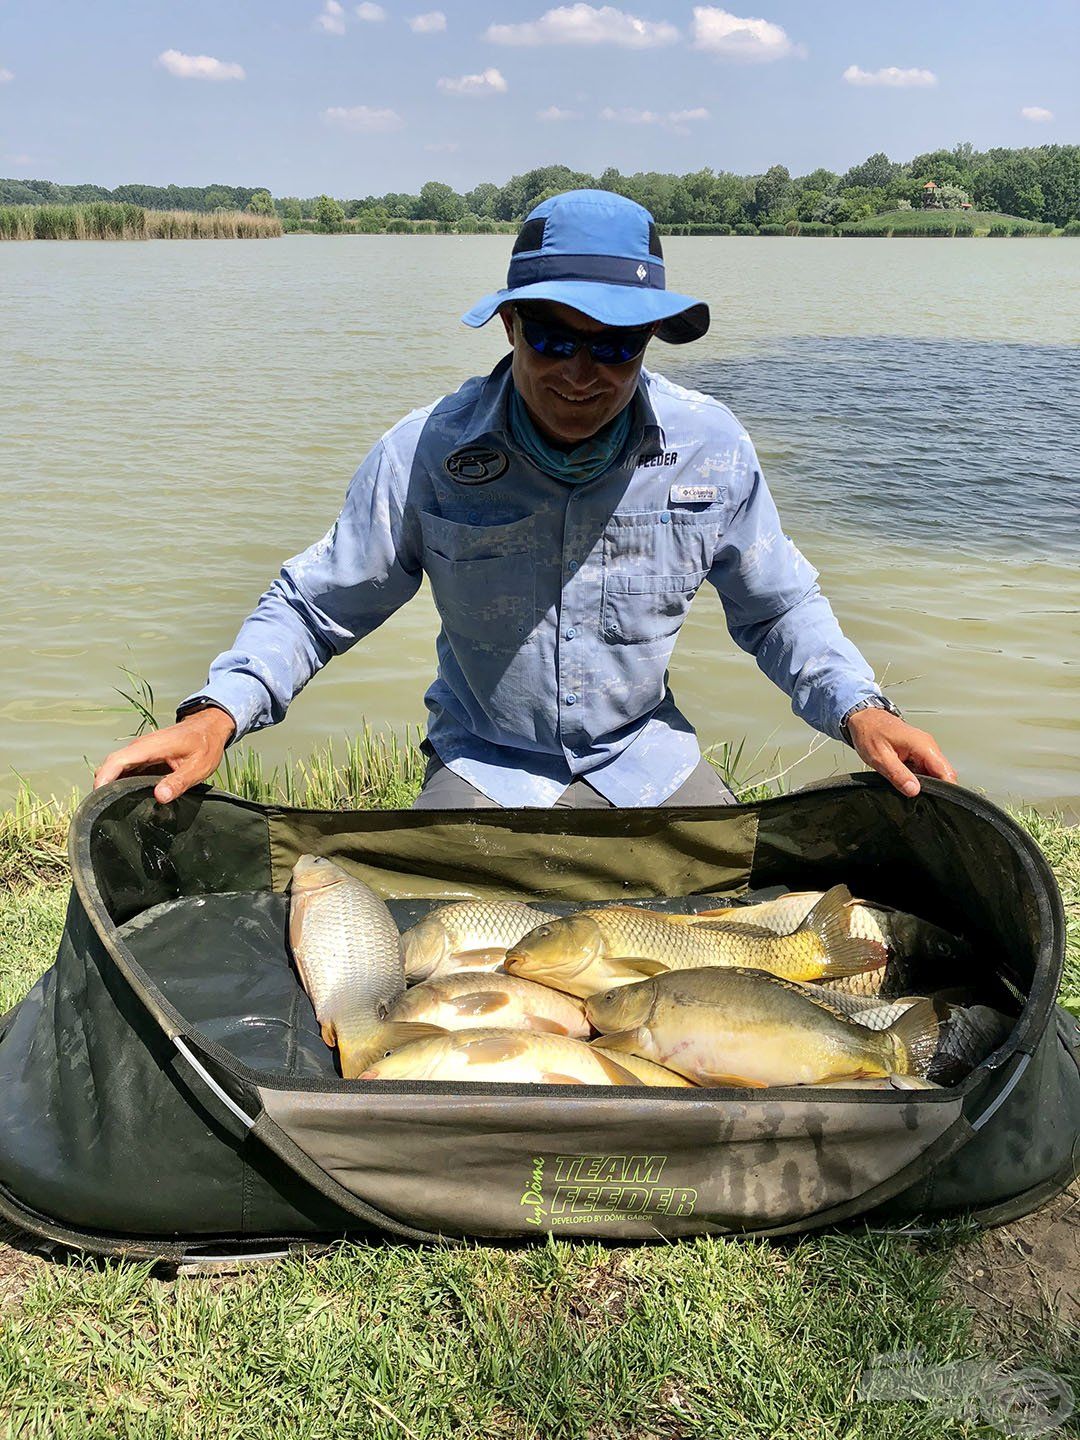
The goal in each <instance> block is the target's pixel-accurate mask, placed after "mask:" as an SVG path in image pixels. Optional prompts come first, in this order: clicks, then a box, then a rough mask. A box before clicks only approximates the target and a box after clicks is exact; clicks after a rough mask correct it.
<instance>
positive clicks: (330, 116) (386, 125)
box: [322, 105, 405, 134]
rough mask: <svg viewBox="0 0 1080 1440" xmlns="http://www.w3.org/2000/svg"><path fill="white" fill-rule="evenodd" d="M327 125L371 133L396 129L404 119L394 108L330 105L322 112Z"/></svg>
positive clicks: (402, 123)
mask: <svg viewBox="0 0 1080 1440" xmlns="http://www.w3.org/2000/svg"><path fill="white" fill-rule="evenodd" d="M322 118H323V119H324V120H325V121H326V123H327V124H328V125H336V126H337V127H338V129H340V130H356V131H364V132H365V133H368V134H370V133H373V132H377V131H380V130H398V129H400V128H401V126H402V125H404V123H405V122H404V120H402V118H401V116H400V115H399V114H398V113H397V111H396V110H373V109H372V108H371V106H370V105H331V107H330V109H329V110H324V111H323V112H322Z"/></svg>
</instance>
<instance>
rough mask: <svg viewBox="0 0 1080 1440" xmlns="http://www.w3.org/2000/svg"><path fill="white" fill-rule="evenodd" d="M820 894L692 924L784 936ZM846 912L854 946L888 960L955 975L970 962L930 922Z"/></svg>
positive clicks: (878, 910)
mask: <svg viewBox="0 0 1080 1440" xmlns="http://www.w3.org/2000/svg"><path fill="white" fill-rule="evenodd" d="M823 893H824V892H823V891H821V890H792V891H790V892H789V893H788V894H787V895H780V896H778V897H777V899H775V900H763V901H762V902H761V903H760V904H757V905H734V906H730V907H728V908H726V909H722V910H704V911H699V912H698V915H697V916H695V917H692V918H694V919H701V920H702V921H704V922H705V923H707V922H709V921H710V920H713V919H718V920H720V919H722V920H725V921H727V922H728V923H729V924H738V925H742V924H747V925H760V926H762V927H764V928H765V929H766V930H775V931H776V933H777V934H778V935H788V934H790V933H791V931H793V930H795V929H797V928H798V926H800V925H801V924H802V923H803V921H804V920H805V919H806V917H807V915H809V913H810V911H811V910H813V908H814V906H815V905H817V904H818V903H819V902H820V900H821V897H822V894H823ZM847 908H848V933H849V935H851V937H852V938H853V939H856V940H876V941H877V942H878V943H879V944H880V945H884V946H885V947H886V949H887V950H888V952H889V954H890V956H894V955H895V956H903V957H904V958H905V959H908V960H919V961H924V962H926V963H928V964H932V965H934V966H937V967H946V966H947V967H949V969H950V970H953V971H955V970H956V968H957V967H958V966H961V965H963V964H965V963H966V962H967V961H969V960H970V958H971V948H970V946H969V945H968V944H967V943H966V941H964V940H961V939H960V938H959V936H956V935H953V934H950V932H949V931H948V930H942V929H941V928H940V927H939V926H937V925H931V924H930V922H929V921H928V920H920V919H919V918H918V916H917V915H909V914H907V913H906V912H905V911H903V910H895V909H893V907H892V906H891V905H879V904H878V903H877V902H876V901H870V900H854V899H853V900H850V901H849V902H848V907H847Z"/></svg>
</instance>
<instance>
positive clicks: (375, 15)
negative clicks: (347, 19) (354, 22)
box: [356, 0, 386, 23]
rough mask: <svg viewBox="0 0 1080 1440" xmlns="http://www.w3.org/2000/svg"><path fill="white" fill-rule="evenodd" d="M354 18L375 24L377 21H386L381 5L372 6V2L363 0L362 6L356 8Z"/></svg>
mask: <svg viewBox="0 0 1080 1440" xmlns="http://www.w3.org/2000/svg"><path fill="white" fill-rule="evenodd" d="M356 18H357V19H358V20H368V21H371V22H373V23H377V22H378V21H379V20H385V19H386V11H385V10H384V9H383V7H382V6H381V5H374V4H372V0H364V3H363V4H362V5H357V7H356Z"/></svg>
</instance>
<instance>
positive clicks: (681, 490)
mask: <svg viewBox="0 0 1080 1440" xmlns="http://www.w3.org/2000/svg"><path fill="white" fill-rule="evenodd" d="M719 493H720V487H719V486H718V485H672V487H671V495H670V496H669V497H668V498H669V501H670V502H671V503H672V504H674V503H675V502H676V501H678V500H681V501H683V503H684V504H688V505H702V504H704V503H705V502H706V501H708V500H715V499H716V497H717V496H718V495H719Z"/></svg>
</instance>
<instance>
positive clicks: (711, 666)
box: [0, 236, 1080, 802]
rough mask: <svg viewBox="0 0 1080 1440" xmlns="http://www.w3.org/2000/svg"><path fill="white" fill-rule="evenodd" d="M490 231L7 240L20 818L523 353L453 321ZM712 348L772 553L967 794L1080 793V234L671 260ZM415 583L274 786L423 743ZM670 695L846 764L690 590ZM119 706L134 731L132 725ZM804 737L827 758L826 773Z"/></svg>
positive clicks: (169, 693)
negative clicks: (346, 744) (782, 552)
mask: <svg viewBox="0 0 1080 1440" xmlns="http://www.w3.org/2000/svg"><path fill="white" fill-rule="evenodd" d="M508 250H509V240H508V239H507V237H505V236H492V237H468V238H454V237H381V236H373V237H352V236H343V237H295V238H291V239H285V240H280V241H266V242H258V243H254V242H253V243H250V244H248V243H243V242H239V241H170V242H157V243H148V244H142V245H139V244H108V243H92V242H86V243H78V244H49V243H31V244H8V245H3V246H0V498H2V501H3V509H2V521H0V573H2V576H3V581H4V604H3V608H2V611H0V656H2V659H3V686H2V688H0V798H3V797H8V796H10V795H11V794H12V793H13V792H14V790H15V788H16V786H17V783H18V780H17V776H18V775H22V776H24V777H25V778H26V779H27V780H28V781H29V782H30V783H31V784H33V785H34V786H35V787H36V788H38V789H43V790H46V791H50V790H58V789H60V788H61V787H66V786H67V785H69V784H73V783H74V784H79V785H81V786H84V787H85V786H87V785H88V784H89V779H90V770H89V768H88V767H89V766H91V765H92V764H93V763H96V762H97V761H99V760H100V759H101V758H103V756H104V755H105V754H106V753H107V752H108V751H109V750H110V749H112V748H114V747H115V745H116V744H117V743H118V741H120V740H121V739H122V738H123V737H124V736H125V735H128V734H130V733H131V732H132V730H133V728H134V724H135V721H134V719H133V717H132V715H131V713H130V711H126V710H125V709H124V708H123V707H122V702H121V701H120V699H119V697H118V696H117V694H116V692H115V689H114V687H116V686H124V685H125V684H126V681H125V678H124V676H123V674H122V672H121V670H120V668H119V667H121V666H125V665H126V666H128V667H129V668H130V669H132V670H134V671H137V672H138V673H140V674H141V675H143V676H145V677H146V678H147V680H149V682H150V683H151V684H152V686H153V689H154V692H155V695H156V697H157V703H158V714H159V717H160V718H161V719H162V720H163V721H164V720H166V719H167V718H169V717H170V716H171V713H172V706H173V705H174V703H175V701H176V700H177V699H178V698H180V697H181V696H183V695H185V694H187V693H188V692H190V691H192V690H194V689H196V688H197V687H198V686H199V685H200V684H201V683H202V682H203V680H204V678H205V674H206V669H207V666H208V664H209V662H210V660H211V659H212V658H213V656H214V655H215V654H216V653H218V651H220V650H222V649H224V648H225V647H226V646H227V645H229V644H230V642H231V641H232V638H233V636H234V634H235V632H236V629H237V627H238V625H239V622H240V620H241V619H242V618H243V616H244V615H245V614H246V613H247V611H248V610H249V609H250V608H251V606H252V605H253V603H254V601H255V600H256V599H257V597H258V595H259V594H260V593H261V592H262V590H263V589H264V588H265V586H266V585H267V583H268V582H269V580H270V579H271V578H272V577H273V575H274V574H275V573H276V571H277V568H278V566H279V565H280V563H281V561H282V560H283V559H284V558H285V557H287V556H289V555H292V554H294V553H295V552H296V551H298V550H300V549H302V548H303V547H304V546H305V545H307V544H308V543H310V542H311V541H312V540H314V539H315V538H317V537H318V536H320V535H321V534H323V532H324V531H325V530H326V528H327V526H328V525H329V523H330V521H331V520H332V519H333V516H334V514H335V513H336V511H337V508H338V506H339V504H340V501H341V498H342V496H343V494H344V490H345V487H346V485H347V484H348V480H349V478H350V476H351V474H352V471H353V470H354V468H355V466H356V464H357V463H358V461H359V460H360V458H361V457H362V456H363V454H364V453H365V452H366V450H367V449H368V448H369V447H370V445H371V444H372V443H373V442H374V441H375V440H376V439H377V437H378V436H379V434H380V433H381V432H382V431H383V430H384V429H386V428H387V427H388V426H389V425H391V424H393V423H394V421H395V420H397V419H398V418H399V417H400V416H401V415H402V414H404V413H405V412H406V411H407V410H409V409H411V408H413V407H414V406H417V405H423V404H427V403H428V402H430V401H431V400H433V399H434V398H435V397H437V396H438V395H441V394H444V393H446V392H447V391H449V390H452V389H455V388H456V387H457V385H458V384H460V382H461V380H462V379H463V378H465V377H466V376H468V375H470V374H477V373H482V372H484V371H486V370H487V369H489V368H490V367H491V365H492V364H494V362H495V361H496V360H497V359H498V357H499V355H500V353H502V350H503V349H504V345H503V343H502V341H501V340H500V338H499V336H500V334H501V331H499V332H498V333H497V332H496V329H495V327H494V326H489V327H488V328H487V330H485V331H482V332H479V333H477V332H474V331H470V330H468V329H466V328H465V327H464V326H461V325H459V324H458V323H457V317H458V316H459V315H460V313H461V312H462V310H464V309H465V308H466V307H467V305H468V304H470V303H471V302H472V301H473V300H474V299H476V298H478V297H479V296H480V295H481V294H483V293H485V292H486V291H488V290H490V289H494V288H495V287H496V286H497V285H498V284H499V283H501V281H502V277H503V275H504V273H505V265H506V258H507V254H508ZM666 251H667V258H668V273H669V278H670V281H671V284H672V287H673V288H677V289H679V290H683V291H685V292H687V293H690V294H695V295H700V296H701V297H703V298H705V299H707V300H708V301H709V302H710V304H711V305H712V309H713V317H714V318H713V327H712V330H711V331H710V333H709V335H708V336H707V337H706V338H705V339H704V340H702V341H700V342H698V343H697V344H695V345H693V346H688V347H685V348H682V349H680V348H678V347H668V346H664V345H655V346H653V347H652V348H651V349H650V354H649V364H650V367H651V368H653V369H656V370H659V371H661V372H663V373H665V374H667V375H668V376H670V377H671V378H672V379H673V380H676V381H679V382H680V383H684V384H688V385H691V386H693V387H695V388H698V389H702V390H706V391H708V392H709V393H711V394H715V395H717V396H720V397H721V398H722V399H724V400H725V401H726V402H727V403H728V404H730V405H731V406H732V408H733V409H734V410H735V411H736V413H737V414H738V415H739V416H740V418H741V419H742V420H743V421H744V423H745V424H746V425H747V427H748V429H749V430H750V433H751V434H752V435H753V437H754V439H755V441H756V443H757V446H758V450H759V453H760V455H761V458H762V461H763V463H764V466H765V470H766V474H767V476H768V478H769V481H770V484H771V486H772V489H773V492H774V494H775V495H776V498H777V502H778V504H779V506H780V511H781V514H782V516H783V518H784V523H785V528H786V529H787V530H788V532H789V533H790V534H791V535H792V536H793V537H794V538H795V539H796V541H797V542H798V544H799V545H800V547H801V548H802V549H803V550H804V551H805V553H806V554H807V555H808V556H809V558H810V559H811V560H812V561H813V563H814V564H815V565H816V566H817V568H818V569H819V570H820V571H821V584H822V588H823V589H824V590H825V593H826V594H827V595H828V596H829V597H830V599H831V600H832V602H833V605H834V608H835V609H836V611H837V612H838V614H839V616H840V618H841V621H842V623H843V625H844V627H845V629H846V631H847V632H848V633H849V634H850V636H851V637H852V639H853V640H854V641H855V642H856V643H857V644H858V645H859V646H860V647H861V648H862V649H863V651H864V653H865V654H866V655H867V657H868V659H869V660H870V662H871V663H872V664H873V665H874V666H875V668H876V670H877V673H878V675H879V677H882V678H883V679H884V681H885V684H886V686H887V687H888V689H889V692H890V693H891V694H892V695H893V696H894V698H895V699H896V700H897V701H898V703H900V704H901V705H902V706H903V707H904V709H905V711H906V712H907V713H908V714H909V716H910V717H911V718H912V719H913V720H914V721H915V722H916V723H917V724H922V725H924V726H925V727H926V728H929V729H932V730H933V732H934V734H935V735H936V736H937V738H938V740H939V742H940V743H941V745H942V747H943V749H944V750H945V752H946V753H947V754H948V755H949V757H950V758H951V759H952V761H953V763H954V764H955V765H956V766H957V768H958V769H959V771H960V774H961V779H962V780H963V781H964V782H965V783H967V784H969V785H972V786H975V787H979V788H982V789H984V790H986V791H987V792H989V793H990V794H991V795H993V796H995V797H997V798H1001V799H1011V800H1015V799H1024V800H1028V801H1034V802H1052V801H1056V800H1075V798H1076V797H1077V796H1080V762H1078V759H1077V755H1078V750H1080V593H1078V591H1080V582H1078V573H1080V570H1078V561H1080V349H1078V345H1080V243H1076V242H1072V243H1070V242H1069V241H1068V240H1044V241H1039V240H1030V241H1019V240H1009V241H1004V242H1002V243H1000V244H997V243H995V244H994V245H991V244H990V243H989V242H988V241H987V242H982V241H975V242H972V243H970V244H961V243H959V242H949V241H925V240H924V241H916V240H894V241H889V240H872V241H865V242H863V243H855V242H846V243H845V242H841V241H835V240H819V241H816V240H800V241H798V242H791V243H784V242H783V241H773V240H760V239H758V240H755V239H683V238H679V239H671V240H669V241H667V242H666ZM434 635H435V612H434V609H433V606H432V605H431V602H430V599H429V597H428V596H427V594H426V592H422V593H421V594H420V595H419V596H418V597H417V599H416V600H414V601H413V602H412V604H410V605H409V606H407V607H406V608H405V609H404V610H403V611H401V612H399V613H398V614H397V615H396V616H395V617H394V618H393V619H392V620H391V621H390V622H388V624H387V625H385V626H384V627H383V628H382V629H381V630H380V631H378V632H377V633H376V634H375V635H374V636H372V637H370V638H369V639H368V640H367V641H366V642H364V643H363V644H361V645H360V646H357V647H356V648H355V649H354V650H352V651H351V652H350V653H349V655H347V656H345V657H343V658H341V659H339V660H337V661H335V662H334V664H333V665H331V666H330V667H329V669H328V670H326V671H325V672H324V673H323V674H322V675H320V676H318V677H317V679H316V680H315V681H314V682H313V683H312V685H311V686H310V687H309V688H308V690H307V691H306V692H305V693H304V694H303V695H301V696H300V697H298V699H297V700H296V701H295V702H294V704H293V706H292V708H291V710H290V713H289V716H288V719H287V720H286V721H285V723H284V724H283V725H281V726H279V727H277V728H276V729H275V730H271V731H268V732H263V733H262V734H261V735H260V736H259V737H257V738H256V739H255V740H254V742H253V743H254V744H255V745H257V747H258V748H259V749H260V750H261V751H262V752H263V753H264V755H265V756H266V758H267V760H268V761H269V762H270V763H271V764H274V763H277V762H279V761H280V760H282V759H284V758H285V756H286V754H287V753H288V752H290V751H291V752H292V753H293V754H304V753H306V752H307V751H308V750H309V749H310V748H311V747H312V746H313V745H314V744H316V743H318V742H321V741H322V740H324V739H325V738H326V737H327V736H328V735H343V734H345V733H352V732H355V731H357V730H358V729H359V728H360V726H361V724H362V721H363V720H364V719H367V720H368V721H369V722H371V723H372V724H373V725H375V726H377V727H378V726H383V725H391V726H394V727H398V728H400V727H402V726H403V725H405V724H406V723H409V722H419V721H421V720H422V718H423V704H422V695H423V692H424V689H425V688H426V686H427V684H428V681H429V680H430V678H431V675H432V671H433V665H434ZM671 680H672V686H673V689H674V690H675V693H676V695H677V696H678V698H679V701H680V703H681V705H682V708H683V709H684V711H685V712H686V713H687V715H688V716H689V717H690V719H691V720H692V721H693V722H694V723H695V724H696V726H697V728H698V732H699V734H700V736H701V739H702V741H703V743H705V744H712V743H718V742H721V741H723V740H733V741H738V740H740V739H741V738H742V737H746V746H745V750H744V755H745V756H746V757H747V759H751V758H752V759H753V762H754V768H755V769H756V770H757V771H758V773H759V774H760V775H763V776H764V775H769V774H773V773H775V772H776V771H777V770H779V769H784V768H786V767H788V766H794V768H793V769H792V770H791V773H790V777H789V779H790V782H791V783H792V784H799V783H802V782H804V781H806V780H810V779H812V778H815V777H816V776H819V775H823V774H828V773H831V772H833V771H836V770H846V769H850V768H853V766H852V763H851V762H852V759H853V757H852V756H851V752H850V751H847V750H846V749H844V747H842V746H839V745H835V744H833V743H831V742H823V741H821V737H818V739H817V740H816V741H815V737H814V735H813V733H812V732H811V731H809V730H808V729H807V728H806V727H805V726H803V725H802V724H801V722H799V721H797V720H796V719H795V718H794V717H793V716H792V715H791V713H790V710H789V709H788V702H787V700H786V698H785V697H784V696H783V695H782V694H781V693H780V692H779V691H778V690H776V689H774V688H773V687H772V686H771V685H770V684H769V682H768V681H766V680H765V679H764V678H763V677H762V676H761V675H760V674H759V673H758V671H757V669H756V667H755V666H754V664H753V662H752V661H751V660H750V658H749V657H748V656H746V655H743V654H742V653H741V652H740V651H738V650H737V649H736V648H735V647H734V646H733V644H732V643H731V641H730V640H729V638H728V636H727V634H726V631H725V629H724V625H723V616H722V611H721V608H720V605H719V602H718V600H717V597H716V596H715V594H714V593H713V592H712V591H711V590H710V589H709V587H707V586H706V587H705V588H704V589H703V590H702V593H701V595H700V596H699V598H698V600H697V602H696V603H695V605H694V608H693V611H692V613H691V617H690V620H689V622H688V623H687V626H686V628H685V629H684V631H683V634H682V637H681V640H680V643H679V647H678V649H677V650H676V653H675V659H674V662H673V665H672V673H671ZM118 706H120V707H121V708H120V709H117V708H115V707H118ZM811 746H813V751H812V753H811V754H809V755H807V751H808V750H810V749H811Z"/></svg>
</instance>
